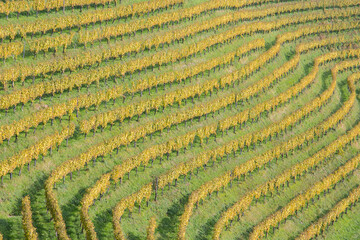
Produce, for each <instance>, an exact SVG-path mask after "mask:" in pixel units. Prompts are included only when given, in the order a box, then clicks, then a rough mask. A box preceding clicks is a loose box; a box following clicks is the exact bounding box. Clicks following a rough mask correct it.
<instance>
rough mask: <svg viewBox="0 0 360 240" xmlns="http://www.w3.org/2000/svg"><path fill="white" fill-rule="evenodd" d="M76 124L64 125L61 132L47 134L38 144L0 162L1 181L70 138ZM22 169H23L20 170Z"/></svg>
mask: <svg viewBox="0 0 360 240" xmlns="http://www.w3.org/2000/svg"><path fill="white" fill-rule="evenodd" d="M74 131H75V125H74V124H70V126H69V127H64V128H63V129H62V130H61V131H60V132H55V133H54V134H52V135H49V136H46V137H45V138H43V139H41V140H40V141H39V142H37V143H36V144H34V145H32V146H30V147H29V148H26V149H24V150H22V151H21V152H20V153H18V154H16V155H14V156H12V157H10V158H8V159H6V160H4V161H1V162H0V176H1V181H2V180H3V177H4V176H5V175H6V174H8V173H10V178H11V177H12V172H13V171H14V170H15V169H16V168H19V167H20V168H21V167H22V166H23V165H25V164H28V168H29V164H30V162H31V161H32V160H33V159H38V157H39V155H42V156H45V155H46V154H47V153H48V150H49V149H50V151H51V149H52V148H53V147H56V146H59V145H60V144H61V142H63V141H64V140H65V139H68V138H69V137H70V136H72V135H73V134H74ZM20 171H21V170H20Z"/></svg>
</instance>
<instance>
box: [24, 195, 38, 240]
mask: <svg viewBox="0 0 360 240" xmlns="http://www.w3.org/2000/svg"><path fill="white" fill-rule="evenodd" d="M21 215H22V225H23V229H24V232H25V239H26V240H36V239H38V234H37V232H36V228H35V227H34V226H33V223H32V212H31V207H30V197H29V196H25V197H24V198H23V199H22V204H21Z"/></svg>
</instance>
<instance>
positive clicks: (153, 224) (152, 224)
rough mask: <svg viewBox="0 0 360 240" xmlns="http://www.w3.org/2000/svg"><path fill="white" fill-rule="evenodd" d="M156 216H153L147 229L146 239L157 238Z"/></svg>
mask: <svg viewBox="0 0 360 240" xmlns="http://www.w3.org/2000/svg"><path fill="white" fill-rule="evenodd" d="M155 229H156V218H155V217H152V218H151V219H150V222H149V226H148V229H147V236H146V240H155Z"/></svg>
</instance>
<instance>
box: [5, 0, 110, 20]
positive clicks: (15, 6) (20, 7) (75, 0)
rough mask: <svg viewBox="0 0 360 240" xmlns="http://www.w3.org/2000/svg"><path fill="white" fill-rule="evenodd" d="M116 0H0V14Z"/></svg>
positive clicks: (7, 14)
mask: <svg viewBox="0 0 360 240" xmlns="http://www.w3.org/2000/svg"><path fill="white" fill-rule="evenodd" d="M113 1H115V2H116V0H70V1H69V0H67V1H63V0H56V1H51V2H44V1H42V0H31V1H27V0H15V1H6V2H0V14H6V16H9V14H10V13H18V14H19V13H22V12H30V11H32V10H33V11H44V10H47V11H48V12H49V11H50V9H56V10H59V9H60V8H63V7H69V6H71V7H75V6H86V5H87V6H89V5H91V4H95V5H98V4H102V5H105V4H106V3H111V2H113Z"/></svg>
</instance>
